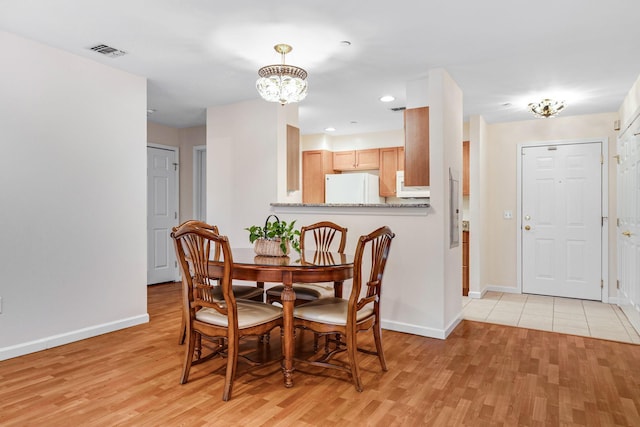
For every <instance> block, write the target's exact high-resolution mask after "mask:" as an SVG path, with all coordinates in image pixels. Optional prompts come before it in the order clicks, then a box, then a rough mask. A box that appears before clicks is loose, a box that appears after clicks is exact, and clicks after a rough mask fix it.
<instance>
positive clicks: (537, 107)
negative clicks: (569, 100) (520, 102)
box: [529, 98, 566, 119]
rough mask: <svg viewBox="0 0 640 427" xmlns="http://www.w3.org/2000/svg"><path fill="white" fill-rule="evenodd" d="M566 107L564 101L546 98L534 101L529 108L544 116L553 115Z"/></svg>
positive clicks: (536, 114) (534, 112)
mask: <svg viewBox="0 0 640 427" xmlns="http://www.w3.org/2000/svg"><path fill="white" fill-rule="evenodd" d="M564 107H566V104H565V103H564V101H554V100H553V99H549V98H545V99H543V100H542V101H540V102H532V103H531V104H529V110H531V112H532V113H533V114H534V115H535V116H536V117H542V118H545V119H546V118H549V117H553V116H555V115H556V114H558V113H559V112H560V111H562V110H563V109H564Z"/></svg>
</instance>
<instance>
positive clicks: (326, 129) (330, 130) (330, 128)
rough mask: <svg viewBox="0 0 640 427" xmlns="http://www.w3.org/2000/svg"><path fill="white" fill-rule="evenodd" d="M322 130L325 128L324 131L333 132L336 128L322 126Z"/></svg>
mask: <svg viewBox="0 0 640 427" xmlns="http://www.w3.org/2000/svg"><path fill="white" fill-rule="evenodd" d="M324 130H325V131H326V132H335V131H336V128H332V127H328V128H324Z"/></svg>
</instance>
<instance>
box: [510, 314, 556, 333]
mask: <svg viewBox="0 0 640 427" xmlns="http://www.w3.org/2000/svg"><path fill="white" fill-rule="evenodd" d="M518 326H519V327H521V328H529V329H540V330H543V331H552V330H553V319H552V318H551V317H545V316H536V315H533V316H532V315H526V314H524V313H523V314H522V316H520V321H519V322H518Z"/></svg>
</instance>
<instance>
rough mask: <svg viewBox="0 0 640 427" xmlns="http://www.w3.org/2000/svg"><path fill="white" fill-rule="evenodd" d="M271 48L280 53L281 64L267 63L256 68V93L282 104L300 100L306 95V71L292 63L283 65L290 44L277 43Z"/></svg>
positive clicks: (289, 50) (289, 49)
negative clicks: (257, 77)
mask: <svg viewBox="0 0 640 427" xmlns="http://www.w3.org/2000/svg"><path fill="white" fill-rule="evenodd" d="M273 48H274V49H275V51H276V52H278V53H280V54H281V55H282V64H279V65H267V66H265V67H262V68H260V69H259V70H258V76H260V78H259V79H258V80H257V81H256V89H257V90H258V93H259V94H260V96H261V97H262V98H263V99H264V100H266V101H269V102H279V103H280V104H282V105H285V104H289V103H291V102H300V101H302V100H303V99H304V98H306V96H307V80H306V79H307V72H306V71H305V70H303V69H302V68H300V67H296V66H294V65H285V63H284V56H285V55H286V54H287V53H289V52H291V49H292V48H291V46H289V45H287V44H277V45H275V46H274V47H273Z"/></svg>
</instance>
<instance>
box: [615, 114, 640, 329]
mask: <svg viewBox="0 0 640 427" xmlns="http://www.w3.org/2000/svg"><path fill="white" fill-rule="evenodd" d="M639 131H640V119H636V120H635V122H634V126H632V127H631V128H630V129H628V130H627V131H626V132H625V133H624V134H623V135H622V136H621V138H619V139H618V155H619V158H620V162H619V164H618V197H617V199H618V236H617V242H618V245H617V246H618V281H619V291H618V301H619V302H618V303H619V305H620V307H621V308H622V310H623V311H624V313H625V314H626V316H627V318H628V319H629V321H630V322H631V324H632V325H633V326H634V328H636V330H638V331H640V133H639ZM634 133H635V135H634Z"/></svg>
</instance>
